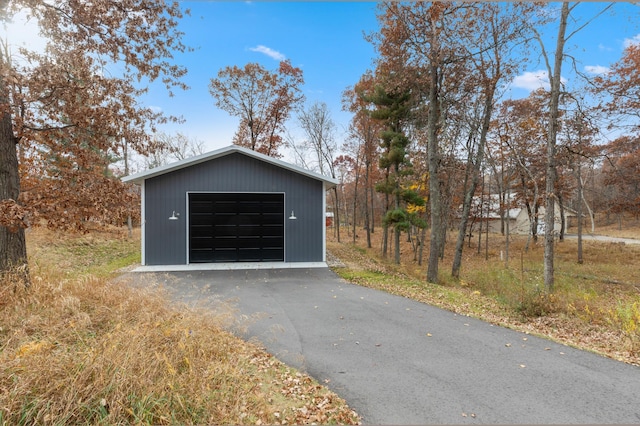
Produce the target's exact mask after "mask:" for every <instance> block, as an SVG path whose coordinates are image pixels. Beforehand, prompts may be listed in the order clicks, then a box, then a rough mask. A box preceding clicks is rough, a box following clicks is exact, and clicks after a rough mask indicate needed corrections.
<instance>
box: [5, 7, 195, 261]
mask: <svg viewBox="0 0 640 426" xmlns="http://www.w3.org/2000/svg"><path fill="white" fill-rule="evenodd" d="M3 12H4V13H3V15H2V16H3V19H11V18H12V17H13V16H15V15H16V14H17V13H18V12H22V13H24V14H26V15H27V16H29V17H30V18H31V19H33V20H35V21H37V23H38V25H39V28H40V35H41V36H42V37H43V38H44V39H45V41H46V48H45V49H44V51H40V52H38V51H31V50H29V49H28V48H24V47H23V48H20V49H18V53H19V55H20V58H21V60H20V61H19V62H17V61H14V62H13V63H12V61H11V57H10V56H9V53H10V52H9V51H7V50H5V51H3V52H2V53H0V112H1V113H2V126H1V129H0V130H1V133H0V272H3V271H6V270H8V269H9V268H11V267H18V266H21V265H25V264H26V261H27V256H26V245H25V237H24V227H25V226H26V225H27V223H29V222H31V223H34V224H35V223H37V222H38V220H39V219H40V218H42V219H44V220H46V221H47V223H48V225H49V226H52V227H69V226H76V227H78V226H83V224H84V223H85V221H86V219H87V218H88V217H89V218H96V217H97V218H98V220H100V221H103V220H106V219H108V218H109V217H111V218H117V219H118V220H120V219H121V217H119V216H120V215H119V213H120V211H119V210H121V209H119V208H118V207H119V206H121V205H122V199H121V198H119V197H120V196H121V194H125V193H127V191H126V190H125V189H124V188H123V186H122V184H121V183H120V181H119V180H117V179H114V178H113V176H110V171H109V167H108V166H109V163H110V162H111V161H112V159H113V158H114V156H118V155H120V154H121V153H120V151H121V150H122V144H121V141H122V139H126V140H127V141H128V147H129V148H130V149H132V150H135V151H137V152H139V153H142V154H145V153H147V152H149V151H150V150H152V149H153V148H154V144H153V141H152V140H151V139H150V137H149V136H148V131H149V129H151V130H153V128H154V126H155V125H156V124H158V123H162V122H165V121H167V120H168V119H171V118H170V117H164V116H163V115H162V114H159V113H157V112H154V111H153V110H152V109H151V108H148V107H144V106H143V105H140V104H139V102H138V100H137V99H138V97H139V96H140V95H141V94H143V93H144V92H145V91H146V87H147V85H148V84H149V83H151V82H153V81H156V80H160V81H162V82H163V83H164V84H165V86H166V87H167V89H168V90H169V91H170V92H171V90H172V89H173V88H176V87H178V88H186V86H185V85H184V84H183V83H182V82H181V77H182V76H183V75H184V74H185V73H186V70H185V69H184V68H182V67H180V66H177V65H174V64H173V63H172V60H173V55H174V53H175V52H184V51H185V50H186V47H185V46H184V45H183V44H182V42H181V36H182V33H181V32H179V31H178V30H177V25H178V22H179V19H180V18H181V17H182V16H183V11H182V10H181V8H180V5H179V4H178V3H165V2H164V1H162V0H123V1H120V2H117V3H114V2H112V1H109V0H96V1H93V2H90V3H78V2H72V1H60V2H56V3H55V4H51V3H49V2H46V1H42V0H9V1H8V2H4V3H3ZM111 67H113V69H111ZM21 176H22V179H23V181H22V182H21ZM38 177H39V178H40V179H38ZM54 196H55V197H54ZM125 217H126V216H125Z"/></svg>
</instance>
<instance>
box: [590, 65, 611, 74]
mask: <svg viewBox="0 0 640 426" xmlns="http://www.w3.org/2000/svg"><path fill="white" fill-rule="evenodd" d="M584 70H585V71H586V72H587V73H589V74H596V75H602V74H607V73H608V72H609V71H610V68H609V67H605V66H602V65H585V67H584Z"/></svg>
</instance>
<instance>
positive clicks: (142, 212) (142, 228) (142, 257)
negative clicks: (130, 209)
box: [140, 181, 147, 265]
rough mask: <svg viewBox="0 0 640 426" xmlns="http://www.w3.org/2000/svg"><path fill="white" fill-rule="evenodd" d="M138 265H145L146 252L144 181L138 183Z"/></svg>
mask: <svg viewBox="0 0 640 426" xmlns="http://www.w3.org/2000/svg"><path fill="white" fill-rule="evenodd" d="M140 200H141V203H140V246H141V247H140V263H141V264H142V265H145V264H146V250H145V246H146V244H145V237H146V235H147V232H146V229H147V227H146V222H147V219H146V218H147V215H146V212H147V209H146V204H147V200H146V199H145V185H144V181H142V182H141V183H140Z"/></svg>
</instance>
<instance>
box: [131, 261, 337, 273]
mask: <svg viewBox="0 0 640 426" xmlns="http://www.w3.org/2000/svg"><path fill="white" fill-rule="evenodd" d="M328 267H329V266H328V265H327V263H326V262H233V263H192V264H189V265H146V266H138V267H137V268H135V269H132V270H131V272H176V271H229V270H236V269H239V270H246V269H251V270H260V269H297V268H328Z"/></svg>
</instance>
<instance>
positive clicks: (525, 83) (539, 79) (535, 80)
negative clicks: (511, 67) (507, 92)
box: [511, 70, 550, 91]
mask: <svg viewBox="0 0 640 426" xmlns="http://www.w3.org/2000/svg"><path fill="white" fill-rule="evenodd" d="M511 84H512V85H513V87H518V88H520V89H526V90H529V91H533V90H536V89H539V88H541V87H544V88H545V89H547V90H548V89H549V87H550V85H549V77H548V76H547V72H546V71H543V70H538V71H533V72H531V71H525V73H524V74H522V75H519V76H517V77H516V78H514V79H513V82H512V83H511Z"/></svg>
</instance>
